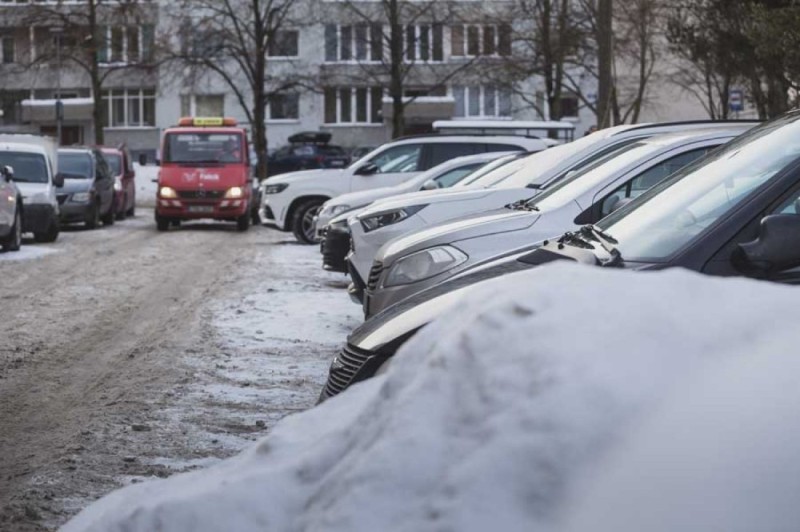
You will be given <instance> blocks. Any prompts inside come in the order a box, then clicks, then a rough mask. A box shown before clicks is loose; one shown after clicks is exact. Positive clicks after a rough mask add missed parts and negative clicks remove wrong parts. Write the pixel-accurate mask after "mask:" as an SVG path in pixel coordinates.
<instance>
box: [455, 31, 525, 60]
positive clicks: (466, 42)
mask: <svg viewBox="0 0 800 532" xmlns="http://www.w3.org/2000/svg"><path fill="white" fill-rule="evenodd" d="M450 43H451V47H452V49H451V51H450V53H451V55H452V56H454V57H476V56H479V55H487V56H498V55H511V26H510V25H508V24H500V25H479V24H466V25H458V26H453V27H452V28H451V29H450Z"/></svg>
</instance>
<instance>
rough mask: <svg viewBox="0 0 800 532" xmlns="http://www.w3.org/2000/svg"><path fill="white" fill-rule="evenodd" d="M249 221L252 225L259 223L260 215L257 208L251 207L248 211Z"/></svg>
mask: <svg viewBox="0 0 800 532" xmlns="http://www.w3.org/2000/svg"><path fill="white" fill-rule="evenodd" d="M250 221H251V222H252V223H253V225H258V224H260V223H261V215H260V214H258V209H253V210H252V211H250Z"/></svg>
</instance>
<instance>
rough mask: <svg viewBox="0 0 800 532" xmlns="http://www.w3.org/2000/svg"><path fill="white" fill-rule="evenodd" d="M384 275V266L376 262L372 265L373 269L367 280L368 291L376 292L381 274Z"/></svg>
mask: <svg viewBox="0 0 800 532" xmlns="http://www.w3.org/2000/svg"><path fill="white" fill-rule="evenodd" d="M382 273H383V264H382V263H380V262H378V261H375V262H373V263H372V268H370V270H369V277H368V278H367V289H368V290H375V289H376V288H378V281H380V280H381V274H382Z"/></svg>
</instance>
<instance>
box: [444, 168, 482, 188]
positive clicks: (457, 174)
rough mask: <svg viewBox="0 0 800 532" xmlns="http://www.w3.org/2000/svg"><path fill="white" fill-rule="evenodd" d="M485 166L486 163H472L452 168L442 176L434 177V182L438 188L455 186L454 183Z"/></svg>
mask: <svg viewBox="0 0 800 532" xmlns="http://www.w3.org/2000/svg"><path fill="white" fill-rule="evenodd" d="M485 164H486V163H472V164H467V165H464V166H459V167H458V168H452V169H450V170H448V171H447V172H445V173H443V174H442V175H440V176H438V177H436V178H435V179H434V181H436V184H437V185H439V188H448V187H452V186H453V185H455V184H456V183H458V182H459V181H461V180H462V179H464V178H465V177H467V176H468V175H469V174H471V173H472V172H474V171H475V170H477V169H478V168H481V167H482V166H484V165H485Z"/></svg>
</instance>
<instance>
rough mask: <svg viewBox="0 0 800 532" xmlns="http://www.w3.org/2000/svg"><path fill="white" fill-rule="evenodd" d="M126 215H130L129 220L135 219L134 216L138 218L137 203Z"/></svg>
mask: <svg viewBox="0 0 800 532" xmlns="http://www.w3.org/2000/svg"><path fill="white" fill-rule="evenodd" d="M125 214H126V215H128V217H129V218H133V217H134V216H136V203H134V204H133V205H131V208H130V209H128V210H127V211H126V212H125Z"/></svg>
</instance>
